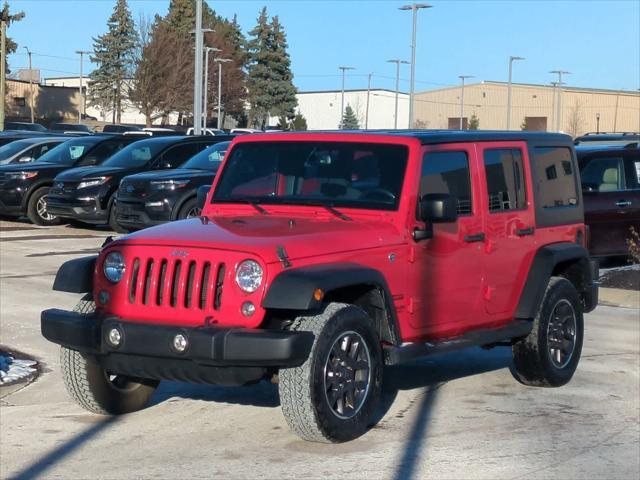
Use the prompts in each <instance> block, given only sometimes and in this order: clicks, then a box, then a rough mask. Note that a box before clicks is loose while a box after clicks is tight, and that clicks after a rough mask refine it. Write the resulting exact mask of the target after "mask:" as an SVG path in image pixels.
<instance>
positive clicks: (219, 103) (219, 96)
mask: <svg viewBox="0 0 640 480" xmlns="http://www.w3.org/2000/svg"><path fill="white" fill-rule="evenodd" d="M213 61H214V62H216V63H217V64H218V130H220V129H222V64H223V63H227V62H230V61H231V59H230V58H214V59H213Z"/></svg>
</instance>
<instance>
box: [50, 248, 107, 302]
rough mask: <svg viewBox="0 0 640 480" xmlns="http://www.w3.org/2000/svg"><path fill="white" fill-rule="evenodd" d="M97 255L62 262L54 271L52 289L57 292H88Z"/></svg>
mask: <svg viewBox="0 0 640 480" xmlns="http://www.w3.org/2000/svg"><path fill="white" fill-rule="evenodd" d="M97 259H98V255H91V256H89V257H81V258H74V259H73V260H68V261H66V262H64V263H63V264H62V265H61V266H60V268H59V269H58V273H56V278H55V280H54V281H53V289H54V290H56V291H58V292H70V293H89V292H91V291H92V290H93V272H94V270H95V266H96V260H97Z"/></svg>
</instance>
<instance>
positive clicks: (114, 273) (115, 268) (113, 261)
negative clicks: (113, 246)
mask: <svg viewBox="0 0 640 480" xmlns="http://www.w3.org/2000/svg"><path fill="white" fill-rule="evenodd" d="M124 269H125V265H124V257H123V256H122V254H121V253H120V252H111V253H109V254H108V255H107V258H105V259H104V266H103V270H104V276H105V277H107V280H109V281H110V282H113V283H118V282H119V281H120V280H122V277H123V276H124Z"/></svg>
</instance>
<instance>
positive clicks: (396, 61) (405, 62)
mask: <svg viewBox="0 0 640 480" xmlns="http://www.w3.org/2000/svg"><path fill="white" fill-rule="evenodd" d="M387 63H400V64H403V65H409V64H410V63H411V62H407V61H406V60H400V59H393V60H387Z"/></svg>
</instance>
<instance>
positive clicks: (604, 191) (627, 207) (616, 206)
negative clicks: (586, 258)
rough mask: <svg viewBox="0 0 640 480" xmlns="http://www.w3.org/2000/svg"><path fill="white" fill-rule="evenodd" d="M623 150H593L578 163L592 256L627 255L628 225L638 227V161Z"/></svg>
mask: <svg viewBox="0 0 640 480" xmlns="http://www.w3.org/2000/svg"><path fill="white" fill-rule="evenodd" d="M624 153H625V152H624V151H613V152H603V153H594V154H592V155H590V156H587V157H585V158H583V159H582V160H581V162H580V175H581V179H582V192H583V198H584V216H585V223H586V224H587V225H588V227H589V252H590V253H591V255H594V256H606V255H626V254H627V252H628V248H627V243H626V240H627V239H628V238H629V237H630V234H629V228H630V227H631V226H632V225H634V224H635V225H636V227H637V226H638V224H639V223H640V221H639V220H638V217H639V211H640V210H639V209H640V205H639V199H638V196H639V193H638V192H639V190H638V171H637V170H636V167H637V166H638V163H639V162H640V160H639V159H638V158H637V155H636V156H635V160H634V159H633V158H632V157H631V156H630V157H628V159H627V160H625V154H624Z"/></svg>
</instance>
